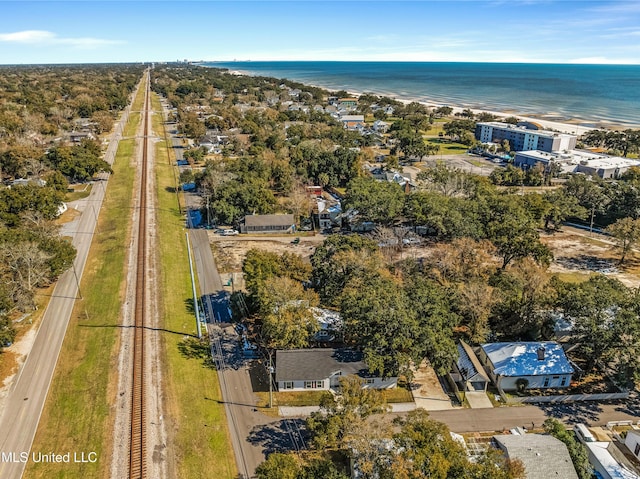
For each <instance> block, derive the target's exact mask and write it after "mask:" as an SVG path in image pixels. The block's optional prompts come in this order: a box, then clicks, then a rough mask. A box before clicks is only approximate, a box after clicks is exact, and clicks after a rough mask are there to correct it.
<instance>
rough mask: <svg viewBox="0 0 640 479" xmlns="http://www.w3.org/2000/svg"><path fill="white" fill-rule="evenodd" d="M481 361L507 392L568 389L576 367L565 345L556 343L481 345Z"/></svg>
mask: <svg viewBox="0 0 640 479" xmlns="http://www.w3.org/2000/svg"><path fill="white" fill-rule="evenodd" d="M479 359H480V361H481V362H482V364H483V365H484V367H485V369H486V371H487V372H488V373H489V376H490V377H491V379H492V380H493V382H494V383H495V385H496V386H497V387H498V388H499V389H502V390H504V391H514V390H516V389H518V384H525V388H527V389H546V388H566V387H569V384H570V382H571V375H572V374H573V367H571V364H569V360H568V359H567V357H566V356H565V354H564V350H563V349H562V346H560V345H559V344H558V343H556V342H553V341H544V342H520V343H488V344H483V345H481V346H480V355H479Z"/></svg>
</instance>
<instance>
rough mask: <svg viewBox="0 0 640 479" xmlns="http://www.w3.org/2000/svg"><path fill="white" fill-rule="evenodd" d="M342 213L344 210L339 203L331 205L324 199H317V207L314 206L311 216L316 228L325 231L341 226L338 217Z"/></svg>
mask: <svg viewBox="0 0 640 479" xmlns="http://www.w3.org/2000/svg"><path fill="white" fill-rule="evenodd" d="M341 213H342V208H341V206H340V203H339V202H334V203H333V204H330V202H329V201H327V200H326V199H324V198H316V206H314V208H313V212H312V215H311V216H312V219H313V224H314V226H315V227H316V228H317V229H319V230H325V229H328V228H331V227H332V226H334V225H338V224H339V221H340V220H339V218H338V216H339V215H340V214H341Z"/></svg>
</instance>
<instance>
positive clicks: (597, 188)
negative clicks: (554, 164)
mask: <svg viewBox="0 0 640 479" xmlns="http://www.w3.org/2000/svg"><path fill="white" fill-rule="evenodd" d="M564 188H565V191H566V192H567V194H568V195H569V196H573V197H575V198H576V199H577V200H578V202H579V203H580V205H581V206H583V207H585V208H586V209H587V211H588V212H589V214H590V221H589V231H593V220H594V218H595V215H596V213H601V212H603V211H604V207H605V206H606V204H607V203H608V201H609V199H608V198H607V195H606V194H605V190H604V186H603V182H602V181H601V180H600V179H599V178H598V177H590V176H582V175H573V176H571V178H569V179H568V180H567V182H566V183H565V185H564Z"/></svg>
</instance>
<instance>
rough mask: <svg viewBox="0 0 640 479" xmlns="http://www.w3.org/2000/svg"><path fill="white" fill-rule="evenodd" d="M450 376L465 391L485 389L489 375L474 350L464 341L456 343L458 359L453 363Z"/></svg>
mask: <svg viewBox="0 0 640 479" xmlns="http://www.w3.org/2000/svg"><path fill="white" fill-rule="evenodd" d="M451 378H452V379H453V380H454V381H455V382H456V383H458V384H462V385H463V387H464V390H465V391H486V390H487V385H488V384H489V377H488V376H487V374H486V373H485V371H484V367H482V364H481V363H480V361H479V360H478V357H477V356H476V354H475V352H474V351H473V349H472V348H471V346H469V345H468V344H467V343H465V342H464V341H460V342H459V343H458V360H457V361H456V362H455V363H454V364H453V370H452V371H451Z"/></svg>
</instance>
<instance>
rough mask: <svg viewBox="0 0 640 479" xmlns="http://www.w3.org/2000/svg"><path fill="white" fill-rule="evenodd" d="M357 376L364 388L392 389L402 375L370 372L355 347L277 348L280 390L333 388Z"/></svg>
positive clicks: (277, 376) (277, 375)
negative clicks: (386, 376)
mask: <svg viewBox="0 0 640 479" xmlns="http://www.w3.org/2000/svg"><path fill="white" fill-rule="evenodd" d="M350 375H355V376H358V377H360V378H362V380H363V381H364V384H363V385H362V387H363V388H375V389H391V388H394V387H396V385H397V382H398V378H396V377H391V378H381V377H378V376H375V375H372V374H370V373H369V368H368V367H367V364H366V363H365V362H364V355H363V354H362V353H361V352H359V351H354V350H352V349H333V348H317V349H291V350H278V351H276V382H277V383H278V390H279V391H305V390H310V389H315V390H318V389H320V390H329V389H333V388H336V387H339V386H340V381H339V380H340V378H341V377H342V376H350Z"/></svg>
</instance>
